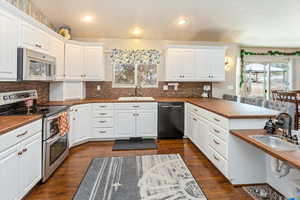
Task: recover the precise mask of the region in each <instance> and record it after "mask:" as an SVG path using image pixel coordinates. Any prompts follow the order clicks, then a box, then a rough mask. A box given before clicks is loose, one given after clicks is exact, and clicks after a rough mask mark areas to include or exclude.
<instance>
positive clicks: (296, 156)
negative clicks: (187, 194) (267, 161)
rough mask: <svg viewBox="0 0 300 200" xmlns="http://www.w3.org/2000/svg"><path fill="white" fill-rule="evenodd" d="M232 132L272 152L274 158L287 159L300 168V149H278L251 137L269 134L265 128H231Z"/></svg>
mask: <svg viewBox="0 0 300 200" xmlns="http://www.w3.org/2000/svg"><path fill="white" fill-rule="evenodd" d="M230 133H231V134H232V135H234V136H236V137H238V138H240V139H242V140H244V141H245V142H247V143H249V144H251V145H253V146H255V147H257V148H259V149H261V150H262V151H264V152H266V153H267V154H270V155H271V156H273V157H274V158H278V159H279V160H282V161H285V162H287V163H289V164H290V165H292V166H294V167H296V168H298V169H300V149H299V150H296V151H276V150H274V149H273V148H271V147H269V146H267V145H265V144H263V143H260V142H258V141H256V140H255V139H253V138H251V137H249V136H251V135H267V134H266V131H265V130H231V131H230Z"/></svg>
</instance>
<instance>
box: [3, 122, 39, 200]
mask: <svg viewBox="0 0 300 200" xmlns="http://www.w3.org/2000/svg"><path fill="white" fill-rule="evenodd" d="M41 178H42V120H38V121H35V122H32V123H30V124H27V125H25V126H23V127H20V128H18V129H15V130H13V131H10V132H8V133H5V134H3V135H1V136H0V194H1V199H5V200H6V199H7V200H8V199H9V200H17V199H22V198H23V197H24V196H25V195H26V194H27V193H28V192H29V191H30V190H31V189H32V188H33V187H34V186H35V185H36V184H37V183H38V182H39V181H40V180H41Z"/></svg>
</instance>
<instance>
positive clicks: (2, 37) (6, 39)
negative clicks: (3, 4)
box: [0, 10, 20, 81]
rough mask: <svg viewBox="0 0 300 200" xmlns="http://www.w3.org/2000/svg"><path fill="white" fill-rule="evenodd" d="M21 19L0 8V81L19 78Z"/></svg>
mask: <svg viewBox="0 0 300 200" xmlns="http://www.w3.org/2000/svg"><path fill="white" fill-rule="evenodd" d="M19 33H20V31H19V21H18V19H16V18H14V17H12V16H11V15H9V14H7V13H5V12H3V11H1V10H0V81H15V80H17V49H18V41H19Z"/></svg>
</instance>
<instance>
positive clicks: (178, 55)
mask: <svg viewBox="0 0 300 200" xmlns="http://www.w3.org/2000/svg"><path fill="white" fill-rule="evenodd" d="M182 55H183V50H182V49H168V50H167V55H166V76H167V77H166V79H167V81H179V80H181V79H183V70H182V68H183V66H184V60H185V59H184V58H183V56H182Z"/></svg>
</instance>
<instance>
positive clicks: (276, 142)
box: [250, 135, 299, 151]
mask: <svg viewBox="0 0 300 200" xmlns="http://www.w3.org/2000/svg"><path fill="white" fill-rule="evenodd" d="M250 137H251V138H253V139H255V140H256V141H257V142H260V143H262V144H264V145H267V146H269V147H271V148H273V149H274V150H277V151H295V150H297V149H299V147H298V146H297V145H295V144H292V143H289V142H287V141H284V140H282V139H281V138H279V137H275V136H267V135H252V136H250Z"/></svg>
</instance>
